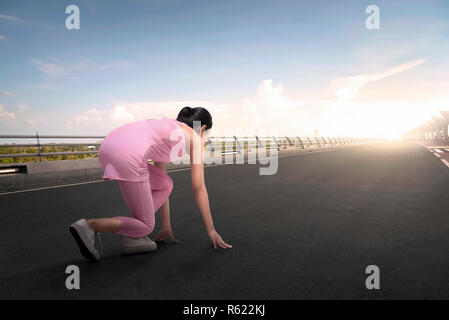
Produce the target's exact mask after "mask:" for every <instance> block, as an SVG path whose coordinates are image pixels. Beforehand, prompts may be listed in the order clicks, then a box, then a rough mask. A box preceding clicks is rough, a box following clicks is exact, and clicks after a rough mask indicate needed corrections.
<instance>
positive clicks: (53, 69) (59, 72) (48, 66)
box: [32, 59, 134, 77]
mask: <svg viewBox="0 0 449 320" xmlns="http://www.w3.org/2000/svg"><path fill="white" fill-rule="evenodd" d="M32 62H33V63H34V64H35V65H36V67H37V68H38V69H39V70H40V71H41V72H43V73H45V74H46V75H47V76H49V77H63V76H68V75H69V74H71V73H74V72H77V71H89V72H91V71H99V70H125V69H128V68H130V67H132V66H133V65H134V64H133V63H132V62H131V61H126V60H123V61H122V60H118V61H110V62H106V63H102V64H98V63H95V62H92V61H89V60H86V59H85V60H82V61H80V62H79V63H77V64H63V63H61V62H60V61H58V60H55V59H51V62H44V61H42V60H40V59H33V60H32Z"/></svg>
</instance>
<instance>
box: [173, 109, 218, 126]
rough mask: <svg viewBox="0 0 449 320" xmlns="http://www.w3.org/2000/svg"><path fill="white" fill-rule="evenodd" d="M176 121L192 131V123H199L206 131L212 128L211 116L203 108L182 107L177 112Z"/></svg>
mask: <svg viewBox="0 0 449 320" xmlns="http://www.w3.org/2000/svg"><path fill="white" fill-rule="evenodd" d="M176 120H178V121H181V122H184V123H185V124H186V125H188V126H189V127H191V128H192V129H193V121H201V126H203V125H206V130H207V129H210V128H212V116H211V115H210V113H209V111H207V110H206V109H204V108H201V107H197V108H190V107H184V108H182V109H181V111H179V114H178V118H176Z"/></svg>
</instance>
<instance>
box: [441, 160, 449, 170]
mask: <svg viewBox="0 0 449 320" xmlns="http://www.w3.org/2000/svg"><path fill="white" fill-rule="evenodd" d="M441 162H443V163H444V164H445V165H446V167H448V168H449V162H448V161H447V160H445V159H441Z"/></svg>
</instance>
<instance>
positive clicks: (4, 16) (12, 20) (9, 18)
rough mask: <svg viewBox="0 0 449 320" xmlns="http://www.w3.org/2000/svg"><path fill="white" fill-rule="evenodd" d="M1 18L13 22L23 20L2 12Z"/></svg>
mask: <svg viewBox="0 0 449 320" xmlns="http://www.w3.org/2000/svg"><path fill="white" fill-rule="evenodd" d="M0 20H6V21H11V22H21V21H22V20H20V19H19V18H17V17H13V16H7V15H5V14H0Z"/></svg>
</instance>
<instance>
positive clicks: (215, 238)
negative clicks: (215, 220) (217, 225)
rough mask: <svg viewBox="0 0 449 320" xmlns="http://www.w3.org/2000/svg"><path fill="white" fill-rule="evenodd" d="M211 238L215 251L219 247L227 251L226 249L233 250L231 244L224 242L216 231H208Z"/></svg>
mask: <svg viewBox="0 0 449 320" xmlns="http://www.w3.org/2000/svg"><path fill="white" fill-rule="evenodd" d="M207 234H208V235H209V237H210V240H211V243H210V245H211V246H213V247H214V248H215V249H217V245H219V246H220V247H222V248H224V249H226V248H232V246H231V245H230V244H227V243H226V242H224V241H223V239H222V238H221V237H220V235H219V234H218V233H217V231H215V229H212V230H210V231H208V233H207Z"/></svg>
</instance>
